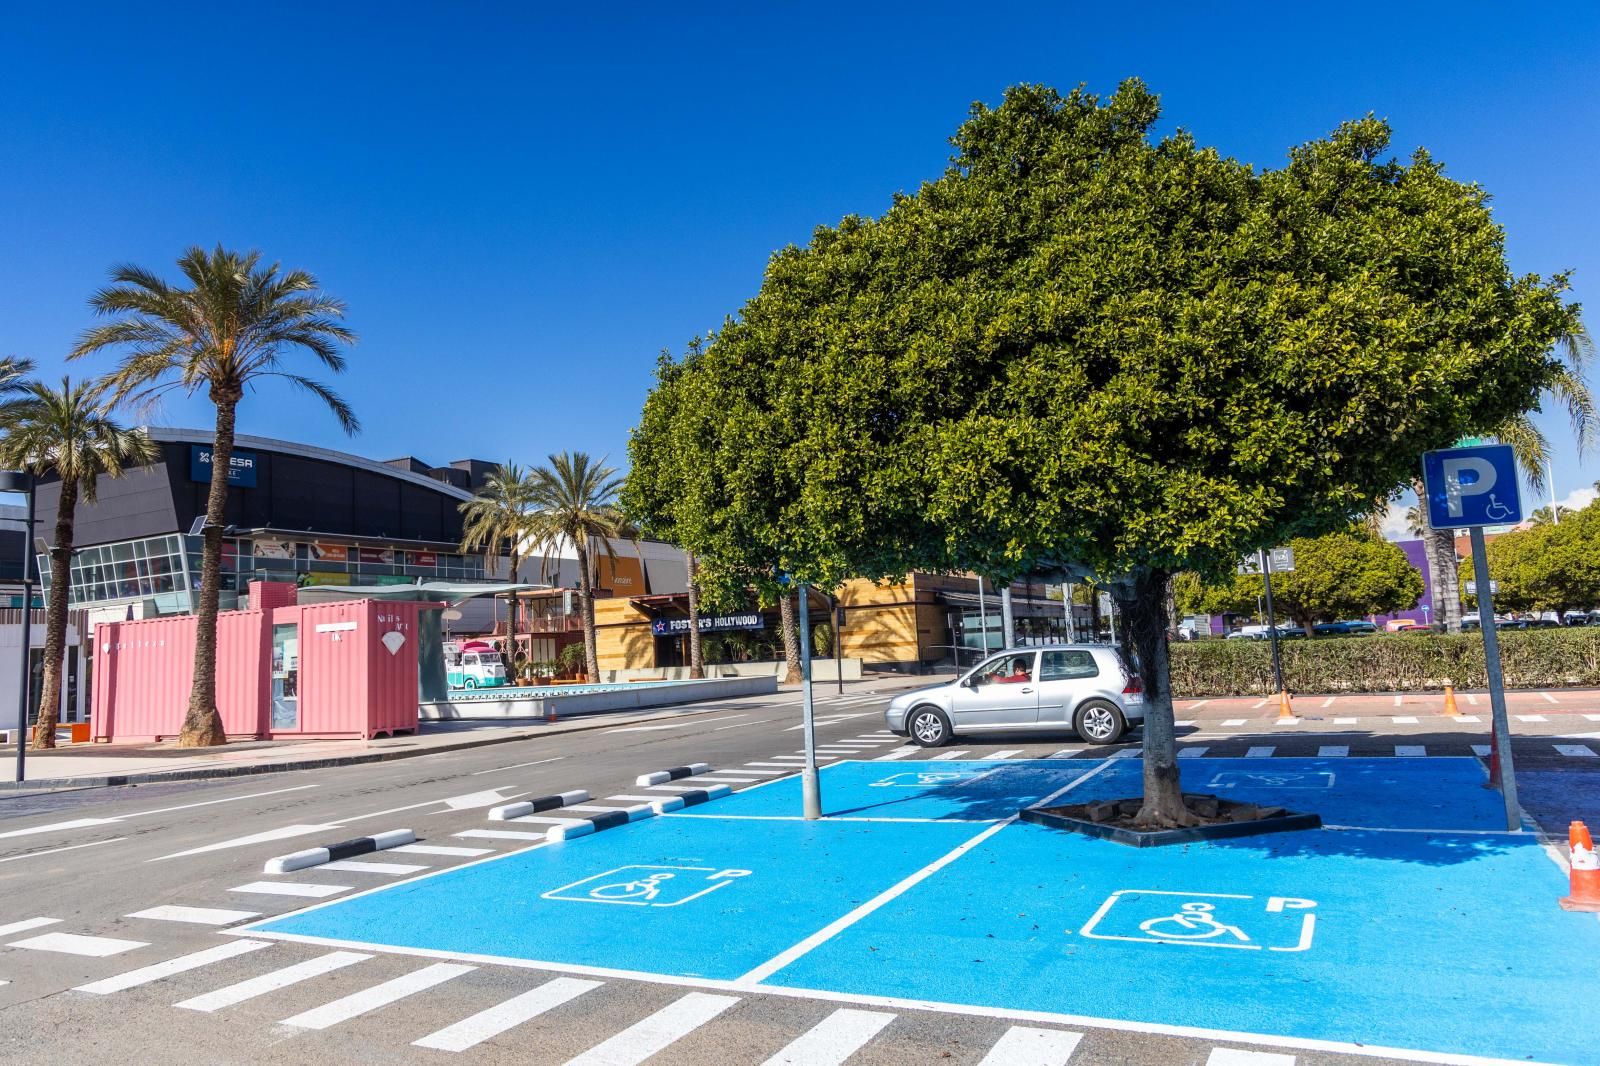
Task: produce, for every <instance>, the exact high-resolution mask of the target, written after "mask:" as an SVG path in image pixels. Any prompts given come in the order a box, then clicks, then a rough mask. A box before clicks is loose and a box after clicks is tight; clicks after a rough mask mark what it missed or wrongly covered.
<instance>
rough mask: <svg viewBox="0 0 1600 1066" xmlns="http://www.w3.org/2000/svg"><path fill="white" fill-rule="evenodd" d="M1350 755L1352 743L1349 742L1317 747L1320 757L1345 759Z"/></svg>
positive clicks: (1318, 756)
mask: <svg viewBox="0 0 1600 1066" xmlns="http://www.w3.org/2000/svg"><path fill="white" fill-rule="evenodd" d="M1349 755H1350V745H1348V744H1324V745H1323V746H1322V747H1320V748H1318V749H1317V758H1319V759H1344V758H1347V757H1349Z"/></svg>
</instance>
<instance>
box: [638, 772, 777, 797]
mask: <svg viewBox="0 0 1600 1066" xmlns="http://www.w3.org/2000/svg"><path fill="white" fill-rule="evenodd" d="M794 769H796V770H798V769H800V767H798V766H796V767H794ZM649 787H650V791H651V792H698V791H699V789H697V788H695V787H694V786H693V785H651V786H649ZM652 798H654V799H660V798H661V797H660V796H655V797H652Z"/></svg>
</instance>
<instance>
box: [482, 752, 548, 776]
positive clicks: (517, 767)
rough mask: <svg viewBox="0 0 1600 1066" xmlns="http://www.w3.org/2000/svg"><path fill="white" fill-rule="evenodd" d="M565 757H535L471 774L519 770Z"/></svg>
mask: <svg viewBox="0 0 1600 1066" xmlns="http://www.w3.org/2000/svg"><path fill="white" fill-rule="evenodd" d="M565 758H566V756H565V755H557V756H554V757H553V758H549V759H535V760H533V761H532V762H514V763H512V764H511V765H510V766H495V767H491V768H490V769H488V770H474V771H472V776H473V777H477V776H478V775H479V774H497V773H499V772H500V771H501V770H520V769H522V768H523V767H524V766H543V765H544V764H545V763H547V762H560V761H561V760H562V759H565Z"/></svg>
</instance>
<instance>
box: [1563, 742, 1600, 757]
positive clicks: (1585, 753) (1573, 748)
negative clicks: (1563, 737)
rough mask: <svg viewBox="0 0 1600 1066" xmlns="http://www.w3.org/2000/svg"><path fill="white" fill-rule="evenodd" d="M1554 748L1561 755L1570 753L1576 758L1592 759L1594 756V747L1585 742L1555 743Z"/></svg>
mask: <svg viewBox="0 0 1600 1066" xmlns="http://www.w3.org/2000/svg"><path fill="white" fill-rule="evenodd" d="M1556 750H1557V751H1559V752H1560V753H1561V754H1563V755H1570V756H1572V757H1574V758H1578V759H1592V758H1594V757H1595V753H1594V749H1593V748H1591V747H1589V746H1588V745H1587V744H1557V745H1556Z"/></svg>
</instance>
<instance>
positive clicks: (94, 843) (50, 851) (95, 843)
mask: <svg viewBox="0 0 1600 1066" xmlns="http://www.w3.org/2000/svg"><path fill="white" fill-rule="evenodd" d="M127 839H128V838H127V837H109V838H108V839H106V840H91V841H89V842H88V843H87V844H68V845H67V846H66V847H64V848H45V849H44V850H43V851H25V852H23V853H22V854H21V855H11V856H9V857H7V858H4V859H0V862H21V861H22V860H23V859H34V858H38V857H39V856H41V855H56V854H59V853H61V852H63V851H77V850H78V849H79V848H97V847H99V846H100V845H101V844H115V843H116V842H117V841H119V840H127Z"/></svg>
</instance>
